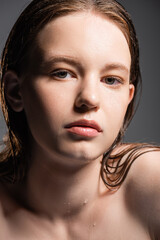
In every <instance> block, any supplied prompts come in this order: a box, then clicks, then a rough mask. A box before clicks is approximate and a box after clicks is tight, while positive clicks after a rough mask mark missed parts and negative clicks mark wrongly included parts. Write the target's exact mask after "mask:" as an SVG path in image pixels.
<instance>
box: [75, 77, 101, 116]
mask: <svg viewBox="0 0 160 240" xmlns="http://www.w3.org/2000/svg"><path fill="white" fill-rule="evenodd" d="M92 80H93V79H92ZM99 107H100V96H99V89H98V86H97V84H96V83H95V81H94V80H93V81H86V82H85V81H84V82H83V83H82V84H81V86H80V88H79V90H78V94H77V97H76V100H75V108H76V109H77V110H78V111H82V112H84V111H89V110H94V111H97V110H98V109H99Z"/></svg>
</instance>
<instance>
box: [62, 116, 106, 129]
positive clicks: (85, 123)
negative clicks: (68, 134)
mask: <svg viewBox="0 0 160 240" xmlns="http://www.w3.org/2000/svg"><path fill="white" fill-rule="evenodd" d="M76 126H79V127H90V128H94V129H96V130H97V131H98V132H102V129H101V127H100V126H99V125H98V123H97V122H96V121H94V120H86V119H81V120H78V121H75V122H72V123H69V124H67V125H66V126H65V128H71V127H76Z"/></svg>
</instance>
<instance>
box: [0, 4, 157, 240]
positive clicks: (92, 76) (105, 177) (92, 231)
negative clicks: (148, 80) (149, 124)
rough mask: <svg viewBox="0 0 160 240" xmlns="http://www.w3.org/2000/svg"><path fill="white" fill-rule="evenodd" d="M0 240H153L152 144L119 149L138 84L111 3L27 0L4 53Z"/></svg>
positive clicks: (135, 61) (134, 45) (134, 47)
mask: <svg viewBox="0 0 160 240" xmlns="http://www.w3.org/2000/svg"><path fill="white" fill-rule="evenodd" d="M1 68H2V78H1V102H2V109H3V113H4V116H5V119H6V123H7V125H8V130H9V131H8V137H6V140H5V143H6V147H5V149H4V150H3V151H2V152H1V155H0V159H1V163H0V181H1V185H0V186H1V187H0V203H1V205H0V226H1V231H0V239H1V240H3V239H4V240H6V239H7V240H10V239H12V240H14V239H16V240H19V239H20V240H22V239H32V240H34V239H39V240H40V239H43V240H44V239H45V240H51V239H52V240H53V239H56V240H57V239H59V240H73V239H74V240H75V239H76V240H82V239H83V240H89V239H91V240H99V239H100V240H120V239H123V240H125V239H126V240H127V239H130V240H137V239H141V240H151V239H154V240H156V239H160V184H159V183H160V153H159V147H158V146H151V145H148V144H123V143H122V137H123V134H124V131H125V129H126V127H127V126H128V124H129V122H130V120H131V119H132V117H133V114H134V110H135V104H136V97H137V91H138V89H139V88H140V84H141V78H140V69H139V50H138V42H137V39H136V34H135V30H134V27H133V24H132V21H131V19H130V16H129V15H128V13H127V12H126V11H125V9H124V8H123V7H122V6H121V5H120V4H119V3H118V2H116V1H114V0H98V1H96V0H94V1H93V0H50V1H48V0H43V1H40V0H33V1H32V2H31V3H30V5H29V6H28V7H27V8H26V9H25V10H24V12H23V13H22V14H21V16H20V17H19V19H18V20H17V22H16V24H15V25H14V27H13V29H12V31H11V33H10V35H9V38H8V40H7V43H6V46H5V49H4V51H3V55H2V66H1Z"/></svg>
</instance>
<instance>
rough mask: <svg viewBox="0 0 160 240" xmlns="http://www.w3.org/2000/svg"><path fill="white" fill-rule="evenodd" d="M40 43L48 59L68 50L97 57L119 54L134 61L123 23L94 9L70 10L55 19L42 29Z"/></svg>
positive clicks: (117, 57)
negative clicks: (122, 27) (88, 10)
mask: <svg viewBox="0 0 160 240" xmlns="http://www.w3.org/2000/svg"><path fill="white" fill-rule="evenodd" d="M37 43H38V47H39V48H40V49H41V51H42V52H43V57H44V59H49V58H51V57H52V55H53V54H54V55H55V54H57V55H59V54H64V55H66V56H67V55H72V56H75V57H82V59H83V58H87V56H89V57H92V58H93V59H95V60H97V59H98V58H102V57H105V58H106V60H107V56H109V57H110V60H112V59H113V60H114V58H115V57H116V59H117V60H119V61H121V62H124V64H127V65H130V62H131V57H130V51H129V46H128V43H127V40H126V38H125V36H124V34H123V32H122V31H121V29H120V27H119V26H118V25H117V24H115V23H114V22H113V21H111V20H110V19H108V18H107V17H104V16H101V15H98V14H95V13H91V12H79V13H75V14H69V15H66V16H63V17H59V18H57V19H55V20H53V21H51V22H50V23H48V24H47V25H46V26H45V27H44V28H43V29H42V30H41V31H40V32H39V34H38V36H37ZM84 56H85V57H84ZM111 58H112V59H111Z"/></svg>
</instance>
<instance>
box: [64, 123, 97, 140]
mask: <svg viewBox="0 0 160 240" xmlns="http://www.w3.org/2000/svg"><path fill="white" fill-rule="evenodd" d="M65 128H66V129H67V130H68V131H69V132H70V133H73V134H76V135H81V136H85V137H95V136H97V135H98V134H99V133H100V132H102V129H101V127H100V126H99V124H98V123H97V122H95V121H94V120H86V119H81V120H78V121H75V122H72V123H69V124H67V125H66V126H65Z"/></svg>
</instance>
